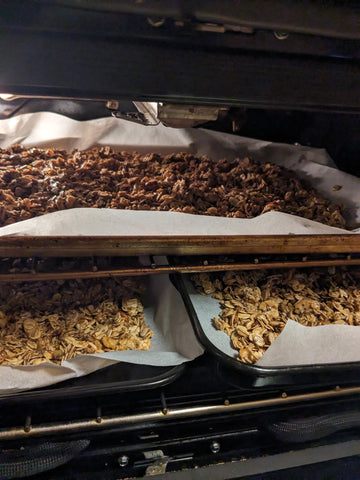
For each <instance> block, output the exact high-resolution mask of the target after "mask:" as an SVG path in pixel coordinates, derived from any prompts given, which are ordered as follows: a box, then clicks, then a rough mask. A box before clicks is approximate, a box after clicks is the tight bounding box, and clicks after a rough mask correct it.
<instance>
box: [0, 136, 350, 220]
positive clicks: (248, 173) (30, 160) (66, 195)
mask: <svg viewBox="0 0 360 480" xmlns="http://www.w3.org/2000/svg"><path fill="white" fill-rule="evenodd" d="M75 207H97V208H113V209H131V210H166V211H176V212H184V213H192V214H201V215H212V216H222V217H235V218H253V217H256V216H258V215H261V214H262V213H265V212H268V211H271V210H276V211H280V212H286V213H290V214H294V215H299V216H301V217H304V218H307V219H311V220H315V221H318V222H321V223H324V224H327V225H330V226H334V227H345V226H346V221H345V219H344V217H343V207H341V206H340V205H336V204H334V203H332V202H330V201H329V200H326V199H325V198H323V197H322V196H321V195H320V194H318V193H317V192H316V190H314V189H313V188H312V187H310V186H309V185H308V184H307V183H306V182H304V181H302V180H300V179H299V178H297V176H296V174H295V173H294V172H292V171H290V170H287V169H285V168H283V167H280V166H278V165H274V164H271V163H265V164H259V163H257V162H255V161H252V160H250V159H248V158H243V159H236V160H226V159H224V160H220V161H212V160H211V159H209V158H207V157H196V156H194V155H191V154H187V153H179V154H171V155H167V156H162V155H158V154H148V155H140V154H137V153H128V152H120V153H115V152H113V151H112V150H111V149H110V148H109V147H102V148H93V149H91V150H88V151H75V152H73V153H71V154H68V153H66V152H65V151H63V150H41V149H38V148H31V149H26V148H24V147H22V146H20V145H15V146H13V147H11V148H9V149H0V226H4V225H8V224H11V223H14V222H18V221H20V220H26V219H28V218H32V217H36V216H39V215H43V214H45V213H49V212H54V211H57V210H64V209H69V208H75Z"/></svg>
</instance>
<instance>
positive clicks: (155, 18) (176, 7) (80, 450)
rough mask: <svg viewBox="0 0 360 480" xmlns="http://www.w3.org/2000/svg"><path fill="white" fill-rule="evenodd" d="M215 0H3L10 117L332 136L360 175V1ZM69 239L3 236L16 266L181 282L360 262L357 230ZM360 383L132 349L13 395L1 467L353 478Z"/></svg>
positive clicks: (5, 103)
mask: <svg viewBox="0 0 360 480" xmlns="http://www.w3.org/2000/svg"><path fill="white" fill-rule="evenodd" d="M215 3H216V2H195V3H193V2H186V1H181V2H168V4H167V6H164V5H159V2H150V1H149V2H127V1H114V2H108V3H107V5H101V4H100V2H96V1H91V2H90V1H89V2H82V1H77V2H75V1H55V2H48V1H45V0H43V1H34V2H31V3H29V2H23V1H19V0H14V1H13V2H11V4H10V3H7V2H2V3H0V9H1V15H0V23H1V25H2V32H3V33H2V35H1V36H0V49H1V51H2V54H1V55H0V72H2V73H0V91H2V92H3V95H2V99H1V101H0V118H1V119H9V118H11V117H15V116H18V115H23V114H27V113H31V112H36V111H51V112H55V113H60V114H62V115H65V116H68V117H70V118H73V119H76V120H89V119H93V118H100V117H104V116H109V115H113V116H115V117H118V118H122V119H127V120H129V121H135V122H138V123H142V124H144V125H153V124H156V123H158V122H161V123H163V124H164V125H168V128H182V127H188V128H189V127H190V128H199V127H201V128H206V129H212V130H216V131H219V132H224V133H233V134H237V135H241V136H245V137H251V138H261V139H263V140H268V141H274V142H284V143H290V144H293V143H299V144H301V145H309V146H313V147H321V148H325V149H326V150H327V151H328V153H329V154H330V156H331V157H332V159H333V160H334V162H335V163H336V166H337V167H338V168H339V169H340V170H343V171H345V172H348V173H350V174H352V175H355V176H358V175H359V172H360V170H359V164H358V154H359V135H358V130H359V122H360V120H359V114H358V113H359V106H360V104H359V99H358V87H359V78H360V77H359V75H358V74H359V66H358V61H359V53H358V52H359V48H358V47H359V45H360V35H359V34H358V32H357V29H356V28H354V25H356V21H357V19H358V17H359V15H360V14H359V11H358V9H357V7H356V5H355V3H354V2H348V4H347V5H344V3H343V2H335V1H334V2H329V3H328V4H327V5H326V6H325V10H324V5H322V3H323V2H294V4H293V5H292V6H291V5H290V4H289V3H287V2H281V1H277V2H275V3H274V5H275V6H274V8H273V9H269V8H267V6H266V2H260V1H257V2H256V3H257V5H256V8H254V4H253V6H251V5H250V3H251V2H242V5H239V4H236V5H235V3H237V2H234V3H233V2H222V3H223V5H215ZM229 8H230V9H231V10H230V11H232V14H231V15H230V14H229V13H228V12H229ZM258 11H261V12H262V15H261V16H259V15H258V13H257V12H258ZM300 13H301V14H300ZM159 58H162V59H163V61H162V62H159ZM63 242H64V243H62V244H61V245H60V247H59V244H56V245H55V246H54V245H51V244H47V245H46V246H45V245H44V244H41V242H40V243H36V242H35V243H34V244H32V245H30V246H29V245H27V246H26V248H27V249H26V250H25V246H24V243H23V241H22V239H21V238H20V239H19V238H18V239H12V240H11V241H8V239H6V238H2V239H1V242H0V252H1V257H2V260H1V263H0V281H11V282H14V284H16V283H17V282H21V281H28V280H32V279H34V275H35V277H36V279H38V280H49V279H53V278H56V279H64V278H77V277H81V276H84V275H90V276H92V277H93V278H99V277H103V276H106V275H108V274H109V272H111V274H112V275H116V276H124V275H131V276H136V275H140V274H141V275H143V274H146V275H156V274H160V273H167V274H170V275H172V280H173V282H174V284H175V285H176V283H177V282H178V277H177V275H179V274H181V273H187V272H212V271H225V270H230V269H232V270H233V269H239V270H244V269H249V268H252V269H253V268H256V269H258V268H261V269H264V268H270V267H272V268H276V267H279V266H283V267H284V266H285V267H289V268H290V267H304V266H306V267H316V266H327V267H331V266H342V265H359V264H360V256H359V254H360V245H359V242H358V239H357V236H354V238H353V239H352V240H351V243H347V244H346V246H345V247H344V246H342V247H341V246H340V245H339V243H338V244H336V245H335V246H332V247H331V249H330V247H329V248H328V249H326V246H325V248H323V249H322V250H321V249H320V251H319V250H316V249H314V251H312V249H311V248H309V246H307V245H305V246H303V247H302V248H300V247H299V246H298V249H297V250H294V249H291V248H288V249H287V250H285V251H284V249H279V250H278V251H275V252H274V251H269V250H268V249H261V248H259V249H258V251H255V252H253V251H251V252H249V251H246V250H244V249H241V248H239V247H237V248H236V249H235V250H234V251H226V249H225V250H224V251H222V252H221V254H220V255H219V254H217V255H216V254H214V253H213V252H212V251H211V248H210V250H209V253H207V252H204V253H202V252H201V249H200V251H198V252H197V254H196V255H186V254H182V255H176V254H174V252H173V251H169V252H168V255H166V256H162V257H159V256H158V255H156V253H157V252H151V251H150V252H149V251H148V250H147V251H146V252H144V253H146V254H148V263H147V265H146V266H144V264H143V263H141V262H139V257H138V253H141V252H136V253H135V254H133V255H131V249H130V250H129V249H128V250H126V249H125V251H126V253H125V255H126V256H119V255H118V253H116V254H114V255H111V252H115V249H114V245H113V244H112V243H111V239H109V240H108V243H107V244H106V245H105V247H104V248H103V250H106V252H105V251H97V250H96V248H93V251H92V254H91V255H85V254H84V252H82V251H81V245H76V244H75V247H74V246H73V247H71V248H70V247H69V242H68V240H66V239H65V240H63ZM329 242H330V243H331V240H329ZM45 247H46V248H45ZM98 247H99V246H98V245H97V248H98ZM31 248H32V249H33V250H31ZM66 248H67V250H66ZM139 248H140V249H141V248H142V247H139ZM41 252H42V253H41ZM44 252H47V254H46V253H44ZM49 252H50V253H49ZM64 252H65V253H64ZM64 263H66V265H67V267H66V268H65V269H64ZM359 393H360V383H359V375H358V367H357V366H355V367H354V368H347V369H345V370H342V369H341V368H340V369H339V371H338V375H337V377H334V375H333V374H332V373H327V372H324V371H320V370H319V371H318V372H315V373H314V372H313V373H312V375H311V376H307V375H306V374H304V373H303V374H302V375H301V376H297V377H292V376H291V375H290V376H289V377H288V378H286V375H284V376H283V377H282V378H281V380H279V379H276V378H274V377H270V378H269V377H267V376H259V377H253V376H251V375H246V374H240V373H239V372H235V373H234V371H233V370H232V369H231V368H230V367H229V366H228V365H226V364H224V363H223V362H221V361H220V360H219V359H218V358H216V356H213V355H211V354H209V353H204V355H202V356H200V357H199V358H197V359H196V360H194V361H193V362H189V363H187V364H185V365H181V366H178V367H173V368H166V367H151V366H141V365H140V366H139V365H136V366H134V365H130V364H124V363H123V364H118V365H116V366H112V367H108V368H107V369H105V370H103V371H98V372H95V373H92V374H90V375H87V376H85V377H80V378H78V379H71V380H67V381H65V382H62V383H60V384H57V385H54V386H52V387H45V388H42V389H35V390H31V391H28V392H21V393H16V394H12V395H3V396H1V397H0V402H1V406H2V411H1V417H0V446H1V449H2V452H1V454H0V472H1V473H0V476H1V478H15V475H17V477H19V476H20V477H23V476H24V477H25V476H28V475H34V476H33V477H32V478H36V479H42V478H50V477H48V473H46V470H49V469H52V471H51V478H54V479H55V478H72V477H75V476H76V478H84V479H85V478H99V479H100V478H102V479H103V478H109V479H113V478H129V477H142V476H144V475H145V476H153V475H157V476H158V477H159V478H189V476H187V475H189V472H192V475H197V476H194V477H191V478H248V477H250V476H251V478H254V479H255V478H262V479H265V478H275V477H271V475H272V474H273V473H272V472H274V471H277V475H278V476H277V477H276V478H282V477H280V476H279V475H281V473H280V472H283V474H284V475H285V476H284V478H290V477H289V475H290V476H291V478H297V476H296V475H301V472H302V473H303V474H305V472H307V473H308V474H310V472H312V473H311V474H312V475H313V476H315V478H317V477H316V475H317V474H318V470H314V471H311V468H315V469H316V468H318V469H320V471H322V472H323V473H324V472H325V471H327V473H328V475H329V478H338V477H336V476H335V475H337V474H338V472H339V470H340V469H342V471H344V469H350V471H349V476H348V477H347V478H352V477H351V476H350V475H352V474H353V473H354V472H356V471H358V470H359V468H360V467H359V463H358V461H357V457H356V455H357V454H358V451H357V447H356V444H357V441H358V427H359V425H360V422H359V419H360V416H359V410H358V399H359ZM344 459H345V460H344ZM330 461H331V462H330ZM344 461H345V463H341V462H344ZM329 462H330V463H331V467H329V465H330V463H329ZM299 469H300V470H299ZM41 472H44V473H41ZM194 472H196V473H194ZM299 472H300V473H299ZM167 474H168V475H169V476H167ZM286 475H288V476H287V477H286ZM330 475H334V476H333V477H331V476H330ZM299 478H300V477H299ZM318 478H320V477H318ZM354 478H355V477H354Z"/></svg>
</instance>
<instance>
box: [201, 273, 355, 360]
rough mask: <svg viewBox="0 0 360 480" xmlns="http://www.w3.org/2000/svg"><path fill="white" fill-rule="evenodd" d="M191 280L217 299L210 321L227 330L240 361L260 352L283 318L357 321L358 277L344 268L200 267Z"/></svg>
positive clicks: (312, 323) (311, 322)
mask: <svg viewBox="0 0 360 480" xmlns="http://www.w3.org/2000/svg"><path fill="white" fill-rule="evenodd" d="M192 280H193V282H194V284H195V286H196V287H197V289H198V290H199V291H200V292H201V293H202V294H206V295H212V296H213V297H214V298H216V299H218V300H219V301H220V306H221V313H220V315H219V317H215V318H214V319H213V325H214V327H215V328H217V329H218V330H222V331H224V332H225V333H227V334H228V335H229V336H230V338H231V343H232V346H233V347H234V348H235V349H237V350H238V352H239V355H238V360H240V361H242V362H245V363H255V362H256V361H257V360H259V359H260V358H261V357H262V355H263V354H264V353H265V351H266V349H267V348H268V347H269V346H270V345H271V343H272V342H273V341H274V340H275V338H276V337H277V336H278V335H279V334H280V333H281V331H282V330H283V328H284V327H285V324H286V322H287V320H288V319H291V320H295V321H296V322H299V323H301V324H302V325H306V326H316V325H328V324H344V325H345V324H346V325H360V280H359V276H358V273H357V272H356V271H351V270H350V269H346V268H338V269H337V270H335V269H331V268H330V270H328V269H313V270H309V271H305V270H295V269H291V270H282V271H280V270H273V271H261V270H258V271H251V272H249V271H239V272H226V273H220V274H218V273H216V274H206V273H202V274H198V275H193V276H192Z"/></svg>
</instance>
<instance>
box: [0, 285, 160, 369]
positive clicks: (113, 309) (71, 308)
mask: <svg viewBox="0 0 360 480" xmlns="http://www.w3.org/2000/svg"><path fill="white" fill-rule="evenodd" d="M144 288H145V287H144V284H143V283H142V282H140V283H139V281H136V282H135V280H134V279H131V278H126V279H121V280H118V279H96V280H94V279H91V280H80V279H79V280H70V281H49V282H27V283H26V282H24V283H22V284H16V283H6V284H1V286H0V364H1V365H38V364H40V363H43V362H52V363H56V364H61V362H63V361H64V360H68V359H70V358H73V357H75V356H77V355H81V354H92V353H103V352H109V351H119V350H147V349H149V348H150V342H151V341H150V339H151V338H152V336H153V332H152V330H151V329H150V328H149V327H148V326H147V325H146V323H145V318H144V308H143V305H142V303H141V300H140V298H139V296H140V295H141V294H142V293H143V292H144Z"/></svg>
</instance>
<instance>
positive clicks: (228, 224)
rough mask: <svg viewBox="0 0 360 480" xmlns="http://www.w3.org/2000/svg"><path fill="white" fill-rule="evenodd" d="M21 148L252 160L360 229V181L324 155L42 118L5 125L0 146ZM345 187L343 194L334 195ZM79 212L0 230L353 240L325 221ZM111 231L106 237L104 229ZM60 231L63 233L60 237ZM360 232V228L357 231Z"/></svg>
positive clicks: (231, 138) (198, 133) (0, 126)
mask: <svg viewBox="0 0 360 480" xmlns="http://www.w3.org/2000/svg"><path fill="white" fill-rule="evenodd" d="M14 143H22V144H23V145H25V146H26V147H31V146H38V147H51V148H55V147H56V148H63V149H66V150H68V151H71V150H73V149H74V148H78V149H86V148H89V147H91V146H94V145H100V146H101V145H103V146H104V145H109V146H111V147H112V148H114V149H116V150H128V151H138V152H140V153H148V152H157V153H162V154H167V153H172V152H189V153H193V154H196V155H208V156H210V157H211V158H213V159H215V160H217V159H220V158H224V157H226V158H229V159H234V158H236V157H244V156H250V157H251V158H253V159H254V160H257V161H260V162H268V161H270V162H273V163H277V164H279V165H283V166H286V167H287V168H290V169H293V170H294V171H296V172H297V174H298V175H299V176H300V177H302V178H304V179H306V180H307V181H309V182H310V183H311V184H312V185H313V186H314V187H315V188H316V189H317V190H318V191H319V192H320V193H322V194H323V195H324V196H325V197H326V198H328V199H330V200H333V201H334V202H340V203H344V204H345V205H346V206H347V207H348V220H349V222H351V223H354V224H356V223H359V222H360V179H358V178H356V177H354V176H351V175H349V174H346V173H344V172H341V171H339V170H338V169H336V168H334V167H335V165H334V163H333V161H332V160H331V158H330V157H329V155H328V154H327V153H326V151H325V150H323V149H316V148H310V147H304V146H295V145H285V144H277V143H271V142H266V141H261V140H255V139H248V138H244V137H239V136H235V135H230V134H224V133H219V132H213V131H208V130H204V129H173V128H167V127H164V126H163V125H161V124H160V125H157V126H155V127H145V126H142V125H138V124H135V123H131V122H127V121H125V120H121V119H116V118H112V117H109V118H101V119H96V120H90V121H84V122H78V121H75V120H72V119H69V118H66V117H64V116H61V115H58V114H54V113H49V112H39V113H32V114H25V115H20V116H17V117H14V118H11V119H7V120H0V147H2V148H6V147H9V146H10V145H12V144H14ZM334 185H340V186H341V187H342V188H341V189H340V190H337V191H335V190H333V187H334ZM78 210H79V209H74V210H65V211H63V212H55V213H51V214H49V215H47V216H44V217H45V218H42V217H36V218H33V219H30V220H25V221H23V222H18V223H16V224H13V225H8V226H6V227H2V228H0V235H40V236H41V235H59V234H61V235H104V234H106V235H136V234H138V235H143V236H146V235H165V236H171V235H174V234H180V235H208V234H214V232H215V233H221V234H224V235H227V234H228V235H238V234H243V235H262V234H275V235H276V234H279V235H284V234H285V235H286V234H324V233H327V234H340V233H341V234H344V233H349V231H348V230H343V229H339V228H334V227H328V226H326V225H322V224H320V223H318V222H312V221H310V220H305V219H303V218H301V217H297V216H293V215H288V214H285V213H280V212H268V213H266V214H263V215H261V216H259V217H256V218H255V219H232V218H220V217H209V216H200V215H190V214H186V213H177V212H148V211H146V212H142V211H133V212H130V211H128V210H108V209H80V210H81V212H79V211H78ZM104 229H105V230H104ZM60 231H61V233H60ZM353 232H354V233H359V232H360V229H358V230H353Z"/></svg>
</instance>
